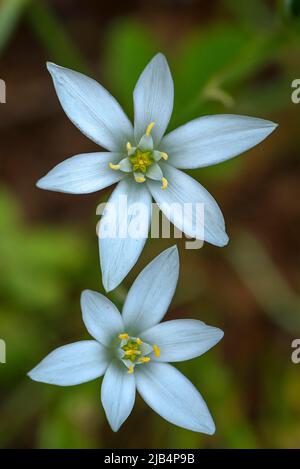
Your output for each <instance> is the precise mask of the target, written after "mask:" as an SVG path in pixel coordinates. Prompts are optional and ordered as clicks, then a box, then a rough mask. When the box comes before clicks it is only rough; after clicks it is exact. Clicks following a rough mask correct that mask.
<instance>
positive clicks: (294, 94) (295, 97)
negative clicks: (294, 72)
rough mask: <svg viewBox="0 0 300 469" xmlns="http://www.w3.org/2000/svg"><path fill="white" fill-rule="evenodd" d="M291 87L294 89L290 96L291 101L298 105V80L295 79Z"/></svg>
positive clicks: (299, 87) (299, 97)
mask: <svg viewBox="0 0 300 469" xmlns="http://www.w3.org/2000/svg"><path fill="white" fill-rule="evenodd" d="M291 87H292V88H293V89H294V91H292V94H291V100H292V103H294V104H299V103H300V78H295V79H294V80H293V81H292V83H291Z"/></svg>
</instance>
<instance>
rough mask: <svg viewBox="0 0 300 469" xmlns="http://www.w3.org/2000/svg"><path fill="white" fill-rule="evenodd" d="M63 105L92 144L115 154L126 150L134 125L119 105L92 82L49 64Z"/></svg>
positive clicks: (106, 92) (82, 76)
mask: <svg viewBox="0 0 300 469" xmlns="http://www.w3.org/2000/svg"><path fill="white" fill-rule="evenodd" d="M47 67H48V70H49V72H50V73H51V76H52V78H53V82H54V86H55V90H56V93H57V96H58V98H59V100H60V103H61V105H62V107H63V109H64V111H65V113H66V114H67V116H68V117H69V119H70V120H71V121H72V122H73V124H75V125H76V127H78V128H79V130H81V132H82V133H83V134H84V135H86V136H87V137H89V138H90V139H91V140H93V141H94V142H96V143H97V144H98V145H101V146H102V147H104V148H107V149H108V150H111V151H123V150H125V145H126V142H128V141H131V140H132V137H133V129H132V125H131V123H130V121H129V119H128V117H127V116H126V114H125V113H124V111H123V110H122V108H121V106H120V105H119V103H118V102H117V101H116V100H115V98H113V96H111V94H110V93H109V92H108V91H107V90H106V89H105V88H103V86H101V85H100V84H99V83H97V82H96V81H95V80H93V79H92V78H89V77H87V76H85V75H83V74H82V73H78V72H75V71H73V70H70V69H68V68H64V67H60V66H58V65H55V64H53V63H48V64H47Z"/></svg>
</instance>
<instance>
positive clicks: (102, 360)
mask: <svg viewBox="0 0 300 469" xmlns="http://www.w3.org/2000/svg"><path fill="white" fill-rule="evenodd" d="M108 364H109V357H108V353H107V350H106V348H104V347H103V346H102V345H101V344H99V343H98V342H96V341H95V340H83V341H81V342H74V343H73V344H68V345H64V346H63V347H59V348H57V349H55V350H54V351H53V352H51V353H50V354H49V355H47V357H46V358H44V360H42V361H41V362H40V363H39V364H38V365H37V366H36V367H35V368H33V370H31V371H30V372H29V373H28V376H29V377H30V378H31V379H33V380H34V381H40V382H41V383H48V384H56V385H58V386H73V385H74V384H80V383H85V382H87V381H91V380H93V379H95V378H99V377H100V376H102V375H103V373H104V372H105V370H106V368H107V366H108Z"/></svg>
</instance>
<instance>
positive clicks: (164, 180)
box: [161, 178, 168, 190]
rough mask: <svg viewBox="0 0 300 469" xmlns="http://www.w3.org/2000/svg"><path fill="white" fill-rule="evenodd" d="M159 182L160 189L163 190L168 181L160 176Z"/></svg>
mask: <svg viewBox="0 0 300 469" xmlns="http://www.w3.org/2000/svg"><path fill="white" fill-rule="evenodd" d="M161 182H162V186H161V188H162V190H165V189H166V188H167V187H168V181H167V180H166V178H162V179H161Z"/></svg>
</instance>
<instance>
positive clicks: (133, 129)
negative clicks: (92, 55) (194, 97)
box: [37, 54, 276, 291]
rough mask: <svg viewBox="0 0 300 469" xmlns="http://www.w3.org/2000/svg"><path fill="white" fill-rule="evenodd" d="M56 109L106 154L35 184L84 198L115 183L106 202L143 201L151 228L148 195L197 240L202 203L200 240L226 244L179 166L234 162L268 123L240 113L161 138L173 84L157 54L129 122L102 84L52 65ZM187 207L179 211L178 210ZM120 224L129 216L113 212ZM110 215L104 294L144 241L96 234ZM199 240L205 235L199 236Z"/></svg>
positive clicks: (215, 217)
mask: <svg viewBox="0 0 300 469" xmlns="http://www.w3.org/2000/svg"><path fill="white" fill-rule="evenodd" d="M48 70H49V71H50V73H51V75H52V78H53V81H54V86H55V89H56V92H57V95H58V98H59V100H60V102H61V105H62V107H63V109H64V111H65V112H66V114H67V115H68V117H69V118H70V120H71V121H72V122H73V123H74V124H75V125H76V126H77V127H78V128H79V129H80V130H81V132H82V133H84V134H85V135H86V136H87V137H89V138H90V139H91V140H93V141H94V142H95V143H96V144H98V145H100V146H101V147H103V148H105V149H106V150H108V151H107V152H95V153H88V154H80V155H76V156H73V157H71V158H69V159H67V160H65V161H64V162H62V163H60V164H58V165H57V166H56V167H55V168H53V169H52V170H51V171H50V172H49V173H48V174H47V175H46V176H45V177H43V178H42V179H40V180H39V181H38V183H37V186H38V187H40V188H42V189H48V190H53V191H60V192H67V193H73V194H84V193H90V192H95V191H98V190H100V189H103V188H105V187H108V186H110V185H111V184H114V183H118V185H117V187H116V189H115V190H114V191H113V193H112V195H111V197H110V199H109V203H110V204H117V200H118V199H119V198H120V197H122V196H124V195H125V196H126V197H127V199H128V205H129V206H130V204H133V203H135V202H139V203H142V204H143V206H144V210H145V212H146V216H145V217H144V223H145V229H146V232H147V233H148V230H149V226H150V223H151V203H152V198H153V199H154V200H155V202H156V203H157V205H158V206H159V208H160V209H161V210H162V211H163V213H164V214H165V215H166V217H167V218H168V219H169V220H170V221H171V222H172V223H173V224H174V225H175V226H176V227H177V228H178V229H179V230H181V231H182V232H183V233H185V234H186V235H187V236H190V237H192V238H194V237H197V233H198V230H196V235H195V224H197V223H198V220H197V219H196V218H195V217H196V214H195V210H193V206H194V205H195V204H198V203H201V204H203V206H204V220H203V239H204V240H205V241H207V242H209V243H211V244H214V245H216V246H224V245H226V244H227V242H228V236H227V234H226V231H225V223H224V218H223V215H222V213H221V210H220V208H219V206H218V205H217V203H216V201H215V200H214V198H213V197H212V196H211V195H210V194H209V192H207V191H206V189H205V188H204V187H203V186H202V185H201V184H200V183H198V182H197V181H196V180H194V179H193V178H191V177H190V176H188V175H187V174H185V173H184V172H182V171H181V169H193V168H200V167H205V166H210V165H213V164H216V163H219V162H222V161H225V160H227V159H229V158H232V157H234V156H236V155H238V154H240V153H242V152H244V151H246V150H248V149H250V148H251V147H253V146H255V145H257V144H258V143H260V142H261V141H262V140H263V139H265V138H266V137H267V136H268V135H269V134H270V133H271V132H272V131H273V130H274V129H275V127H276V124H274V123H273V122H270V121H267V120H264V119H258V118H251V117H247V116H238V115H230V114H228V115H226V114H224V115H215V116H205V117H200V118H197V119H194V120H192V121H191V122H189V123H187V124H185V125H182V126H181V127H179V128H177V129H175V130H173V131H172V132H170V133H168V134H167V135H164V134H165V131H166V129H167V126H168V123H169V120H170V117H171V114H172V109H173V94H174V90H173V80H172V76H171V73H170V70H169V67H168V64H167V61H166V59H165V57H164V56H163V55H162V54H157V55H156V56H155V57H154V58H153V59H152V60H151V62H150V63H149V64H148V65H147V66H146V68H145V70H144V71H143V72H142V74H141V76H140V78H139V80H138V82H137V84H136V87H135V89H134V93H133V101H134V125H132V124H131V122H130V120H129V119H128V117H127V116H126V115H125V113H124V111H123V110H122V108H121V107H120V105H119V104H118V102H117V101H116V100H115V99H114V98H113V97H112V96H111V95H110V94H109V92H108V91H106V90H105V89H104V88H103V87H102V86H101V85H100V84H99V83H97V82H96V81H94V80H93V79H91V78H88V77H86V76H84V75H82V74H81V73H78V72H75V71H72V70H69V69H66V68H63V67H60V66H57V65H55V64H52V63H49V64H48ZM188 204H189V205H191V207H192V208H191V209H189V210H184V211H183V210H182V208H181V207H182V206H183V205H188ZM117 216H118V219H117V220H116V223H117V225H118V226H120V227H122V228H124V227H126V226H127V225H128V224H129V223H130V221H131V218H132V214H130V213H129V211H127V210H121V211H118V212H117ZM110 217H111V215H110V212H109V211H108V212H107V213H105V214H104V215H103V217H102V222H101V223H100V236H99V249H100V260H101V269H102V281H103V285H104V287H105V289H106V290H107V291H110V290H112V289H114V288H115V287H116V286H118V285H119V283H120V282H121V281H122V280H123V278H124V277H125V276H126V275H127V274H128V272H129V271H130V269H131V268H132V267H133V265H134V264H135V263H136V261H137V259H138V257H139V255H140V253H141V251H142V249H143V246H144V244H145V241H146V237H147V235H145V236H138V237H136V238H132V237H130V236H123V237H120V236H115V237H111V238H109V237H104V236H101V225H102V223H104V224H106V222H107V223H110V224H111V223H112V220H111V219H110ZM201 239H202V238H201Z"/></svg>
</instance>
